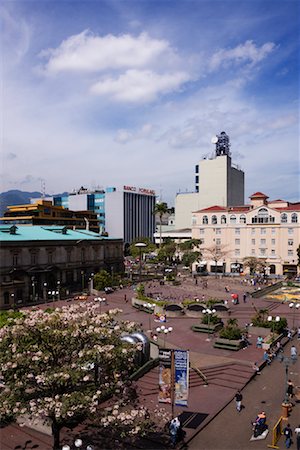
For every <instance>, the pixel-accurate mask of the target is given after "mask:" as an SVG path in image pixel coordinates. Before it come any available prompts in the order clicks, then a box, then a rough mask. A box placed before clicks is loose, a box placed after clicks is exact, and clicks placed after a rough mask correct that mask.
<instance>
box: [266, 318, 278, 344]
mask: <svg viewBox="0 0 300 450" xmlns="http://www.w3.org/2000/svg"><path fill="white" fill-rule="evenodd" d="M267 320H268V322H272V342H273V341H274V333H275V324H276V322H277V323H278V322H280V317H279V316H276V317H272V316H268V319H267Z"/></svg>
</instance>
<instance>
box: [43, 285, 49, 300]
mask: <svg viewBox="0 0 300 450" xmlns="http://www.w3.org/2000/svg"><path fill="white" fill-rule="evenodd" d="M47 286H48V285H47V283H46V282H45V283H43V299H44V302H45V303H46V302H47Z"/></svg>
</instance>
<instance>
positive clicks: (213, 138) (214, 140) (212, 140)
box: [211, 136, 218, 144]
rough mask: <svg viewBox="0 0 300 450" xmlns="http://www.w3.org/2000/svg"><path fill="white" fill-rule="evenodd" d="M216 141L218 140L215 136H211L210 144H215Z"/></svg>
mask: <svg viewBox="0 0 300 450" xmlns="http://www.w3.org/2000/svg"><path fill="white" fill-rule="evenodd" d="M217 142H218V138H217V136H213V137H212V138H211V143H212V144H216V143H217Z"/></svg>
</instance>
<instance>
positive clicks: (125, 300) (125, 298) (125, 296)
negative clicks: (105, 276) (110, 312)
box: [124, 294, 127, 303]
mask: <svg viewBox="0 0 300 450" xmlns="http://www.w3.org/2000/svg"><path fill="white" fill-rule="evenodd" d="M124 302H125V303H127V295H126V294H124Z"/></svg>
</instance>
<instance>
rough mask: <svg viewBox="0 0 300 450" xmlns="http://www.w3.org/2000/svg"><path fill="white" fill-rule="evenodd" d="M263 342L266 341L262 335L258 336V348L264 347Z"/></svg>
mask: <svg viewBox="0 0 300 450" xmlns="http://www.w3.org/2000/svg"><path fill="white" fill-rule="evenodd" d="M263 342H264V340H263V338H262V337H261V336H258V338H257V340H256V348H262V345H263Z"/></svg>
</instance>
